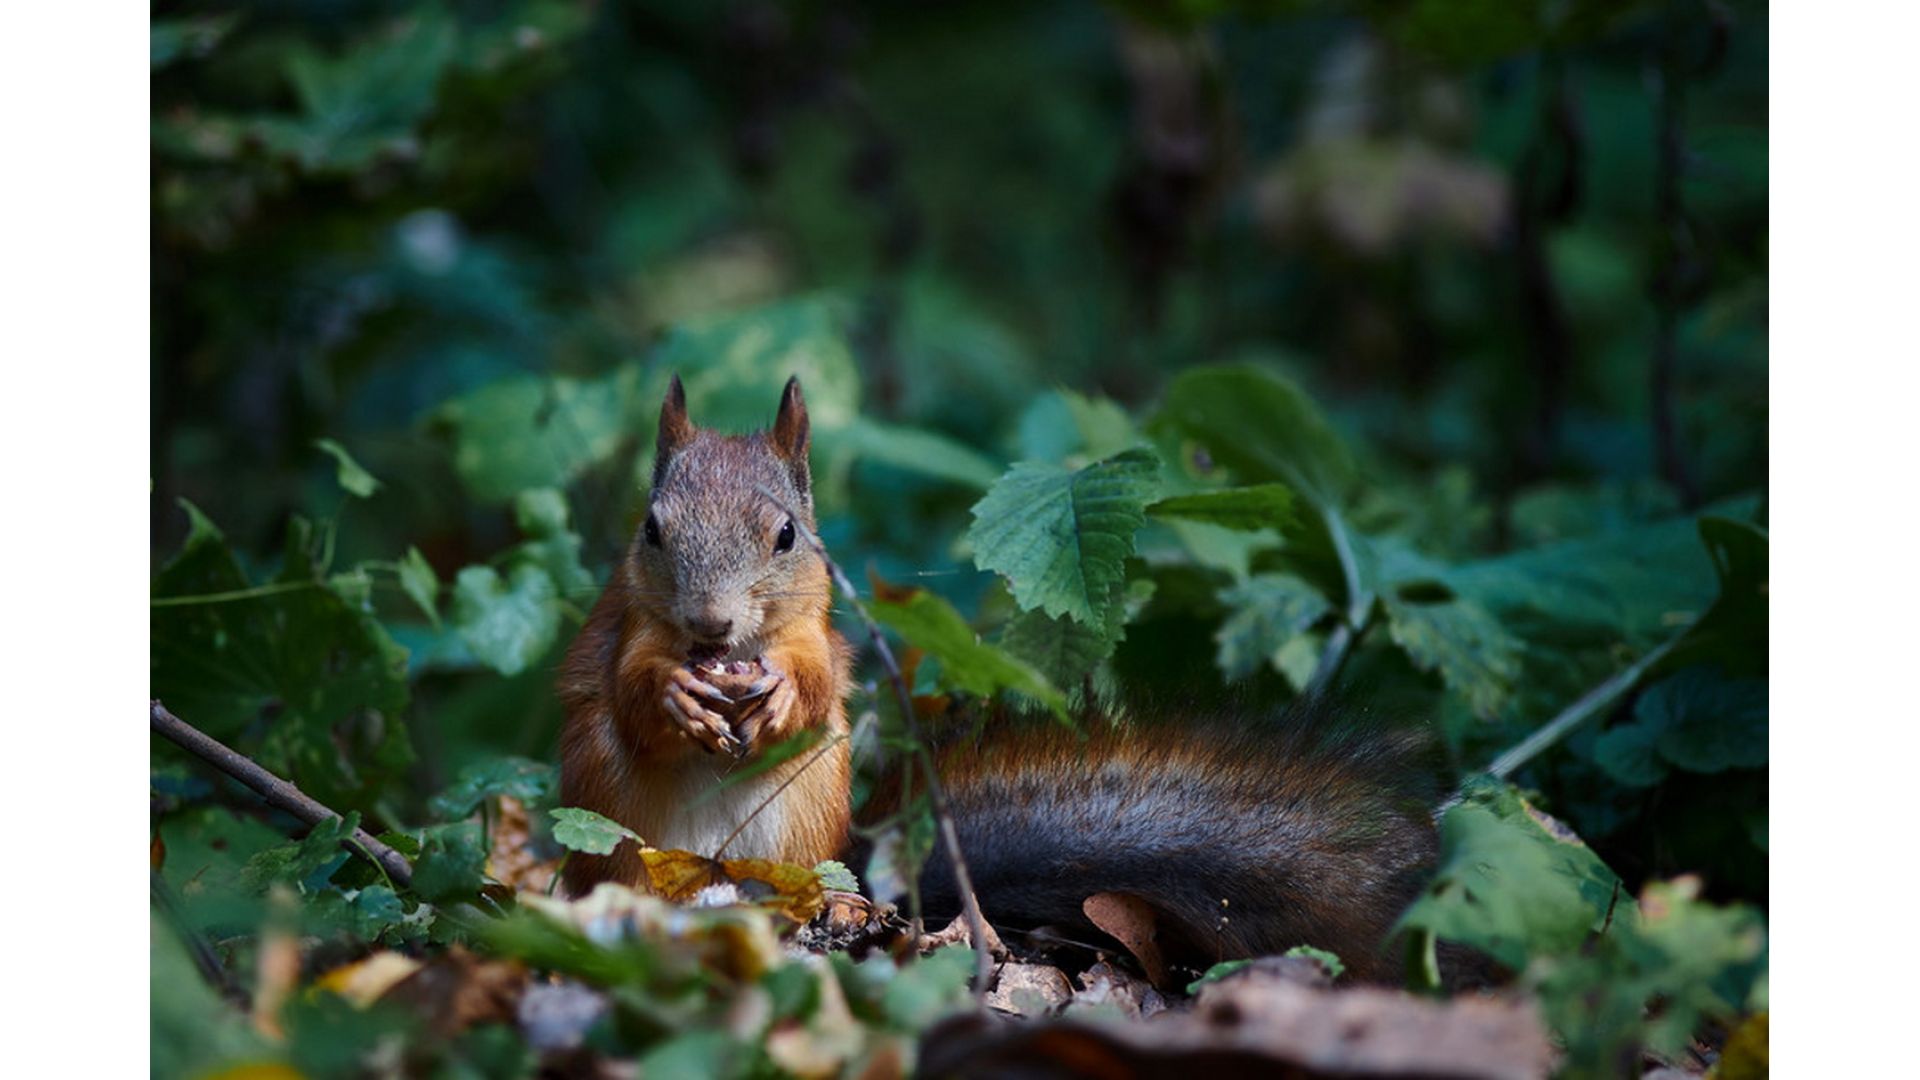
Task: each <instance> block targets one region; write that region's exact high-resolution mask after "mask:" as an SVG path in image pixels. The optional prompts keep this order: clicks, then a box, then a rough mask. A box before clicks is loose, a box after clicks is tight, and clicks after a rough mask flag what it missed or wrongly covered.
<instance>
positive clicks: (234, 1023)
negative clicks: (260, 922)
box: [147, 908, 280, 1078]
mask: <svg viewBox="0 0 1920 1080" xmlns="http://www.w3.org/2000/svg"><path fill="white" fill-rule="evenodd" d="M147 941H148V943H149V953H148V957H149V960H148V986H149V988H150V989H149V992H148V997H147V1001H148V1017H149V1029H148V1041H147V1048H148V1049H147V1057H148V1063H149V1068H150V1070H151V1071H150V1075H152V1076H154V1077H160V1078H170V1077H199V1076H214V1075H217V1074H219V1073H221V1072H224V1071H225V1070H226V1068H227V1067H228V1066H241V1065H254V1066H256V1067H259V1066H263V1065H265V1064H266V1063H269V1062H275V1061H277V1060H279V1057H280V1051H279V1050H278V1049H277V1048H275V1047H273V1046H270V1045H269V1044H268V1043H267V1042H266V1041H265V1040H263V1039H262V1038H261V1037H260V1036H259V1035H258V1034H256V1033H255V1032H254V1030H253V1027H252V1025H251V1024H249V1023H248V1022H247V1018H246V1015H245V1014H244V1013H242V1012H241V1011H239V1010H237V1009H235V1008H234V1007H233V1006H232V1004H230V1003H229V1002H226V1001H223V1000H221V998H220V995H219V994H217V993H215V992H214V989H213V987H211V986H208V985H207V982H206V979H205V978H203V977H202V976H201V974H200V971H199V969H198V968H197V967H196V966H195V965H194V962H193V956H192V954H191V953H189V952H188V950H187V946H186V944H185V943H184V942H182V941H181V940H180V936H179V934H178V933H176V932H175V931H174V929H173V927H171V926H169V925H168V924H167V921H166V920H165V919H163V918H162V917H161V914H160V912H159V910H158V909H157V908H156V909H155V910H154V911H153V912H152V914H151V916H150V919H149V925H148V935H147ZM266 1071H267V1070H266V1069H265V1068H261V1072H263V1073H264V1072H266Z"/></svg>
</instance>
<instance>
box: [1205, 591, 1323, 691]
mask: <svg viewBox="0 0 1920 1080" xmlns="http://www.w3.org/2000/svg"><path fill="white" fill-rule="evenodd" d="M1220 602H1221V603H1223V604H1225V605H1227V607H1228V608H1229V609H1230V610H1229V614H1228V615H1227V618H1226V620H1225V621H1223V622H1222V623H1221V624H1220V628H1219V629H1218V630H1216V631H1214V635H1213V640H1214V643H1215V646H1216V650H1215V654H1214V656H1215V660H1216V662H1217V663H1218V664H1219V665H1220V671H1221V673H1222V674H1224V675H1225V676H1226V677H1227V678H1228V679H1244V678H1246V677H1247V676H1248V675H1251V674H1253V673H1254V672H1255V671H1257V670H1258V669H1259V668H1260V666H1261V665H1262V664H1267V663H1272V664H1274V665H1275V667H1276V668H1278V667H1279V659H1278V658H1279V655H1280V650H1281V649H1283V648H1285V647H1286V645H1287V643H1288V642H1290V641H1292V640H1293V639H1295V638H1297V637H1298V636H1300V635H1301V634H1304V633H1306V632H1307V630H1308V628H1309V627H1311V626H1313V624H1314V623H1316V622H1319V621H1320V620H1321V619H1322V618H1323V617H1325V616H1326V615H1327V614H1328V613H1330V612H1331V611H1332V610H1333V605H1332V604H1331V603H1329V602H1328V600H1327V598H1326V597H1325V596H1323V595H1321V593H1320V591H1319V590H1318V589H1315V588H1314V587H1313V586H1311V585H1309V584H1307V583H1306V582H1305V581H1302V580H1301V579H1299V578H1297V577H1294V576H1293V575H1291V574H1256V575H1254V576H1253V577H1250V578H1248V579H1247V580H1246V581H1243V582H1240V583H1238V584H1235V585H1230V586H1228V587H1227V588H1225V589H1222V590H1221V591H1220Z"/></svg>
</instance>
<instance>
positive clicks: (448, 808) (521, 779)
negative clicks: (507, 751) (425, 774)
mask: <svg viewBox="0 0 1920 1080" xmlns="http://www.w3.org/2000/svg"><path fill="white" fill-rule="evenodd" d="M553 782H554V776H553V766H552V765H550V764H548V763H546V762H543V761H529V760H528V759H526V758H523V757H503V758H495V759H494V760H492V761H488V762H486V763H484V764H480V765H474V766H470V767H468V768H467V769H465V770H463V771H462V772H461V773H460V779H459V780H457V781H455V782H454V784H453V785H452V786H451V787H449V788H447V790H445V791H443V792H441V793H440V794H438V795H435V796H434V797H433V799H432V800H431V801H430V802H428V804H427V807H428V809H430V810H431V811H433V814H434V816H435V817H440V818H446V819H449V820H451V819H455V818H464V817H466V816H468V815H469V814H472V813H473V812H474V811H475V810H478V809H479V808H480V804H481V803H482V802H484V801H486V800H488V799H495V798H499V797H500V796H502V795H510V796H512V797H513V798H516V799H519V800H521V801H523V802H524V801H528V800H532V799H539V798H543V797H544V796H545V795H546V794H547V793H548V792H549V791H552V790H553Z"/></svg>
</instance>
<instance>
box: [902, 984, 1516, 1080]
mask: <svg viewBox="0 0 1920 1080" xmlns="http://www.w3.org/2000/svg"><path fill="white" fill-rule="evenodd" d="M1108 985H1118V984H1117V982H1110V983H1109V984H1108ZM1552 1064H1553V1050H1552V1047H1551V1044H1550V1043H1549V1042H1548V1040H1547V1036H1546V1033H1545V1031H1544V1029H1543V1028H1542V1027H1541V1024H1540V1019H1539V1015H1538V1013H1537V1010H1536V1009H1535V1008H1534V1006H1533V1004H1532V1003H1531V1002H1529V1001H1525V1000H1522V999H1517V998H1495V997H1482V998H1468V999H1460V1000H1455V1001H1451V1002H1437V1001H1428V1000H1423V999H1420V998H1416V997H1412V996H1410V995H1407V994H1404V993H1400V992H1396V991H1388V990H1380V989H1374V988H1366V987H1362V988H1354V989H1345V990H1332V989H1323V988H1315V987H1312V986H1306V985H1301V984H1300V983H1299V982H1296V981H1293V980H1292V979H1291V978H1275V977H1266V976H1255V977H1248V978H1236V979H1230V980H1223V981H1221V982H1219V983H1215V984H1212V985H1209V986H1207V987H1206V988H1205V989H1204V990H1203V991H1202V992H1201V994H1200V997H1199V1000H1198V1002H1197V1003H1196V1004H1195V1007H1194V1008H1193V1009H1192V1010H1191V1011H1188V1012H1177V1011H1171V1010H1169V1011H1166V1012H1165V1013H1163V1014H1162V1015H1160V1016H1158V1017H1157V1018H1155V1019H1154V1020H1153V1021H1152V1022H1151V1023H1146V1024H1138V1023H1125V1024H1116V1023H1094V1022H1088V1021H1086V1020H1082V1019H1079V1018H1076V1017H1075V1016H1073V1015H1072V1014H1071V1013H1070V1014H1069V1016H1068V1017H1065V1018H1062V1019H1058V1020H1049V1021H1043V1022H1039V1023H1026V1024H1007V1023H1004V1022H996V1021H995V1020H993V1019H991V1018H988V1017H983V1016H980V1015H973V1016H963V1017H957V1018H954V1019H951V1020H949V1021H947V1022H945V1023H943V1024H941V1025H939V1026H938V1027H936V1028H934V1029H933V1030H932V1031H930V1032H929V1033H928V1034H927V1036H926V1037H925V1038H924V1039H923V1040H922V1043H921V1069H922V1072H923V1074H924V1075H927V1076H969V1077H972V1076H1029V1075H1074V1076H1100V1077H1112V1078H1116V1080H1118V1078H1149V1077H1168V1078H1175V1080H1190V1078H1191V1076H1192V1073H1193V1070H1194V1068H1195V1067H1196V1066H1204V1067H1205V1068H1207V1069H1208V1070H1209V1072H1210V1074H1213V1075H1283V1076H1292V1077H1406V1076H1448V1077H1458V1078H1463V1080H1465V1078H1477V1080H1526V1078H1534V1077H1541V1076H1545V1075H1546V1074H1547V1073H1548V1071H1549V1069H1550V1068H1551V1067H1552Z"/></svg>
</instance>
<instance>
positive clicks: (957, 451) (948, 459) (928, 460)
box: [839, 416, 1001, 491]
mask: <svg viewBox="0 0 1920 1080" xmlns="http://www.w3.org/2000/svg"><path fill="white" fill-rule="evenodd" d="M839 438H840V440H841V441H842V442H843V443H844V444H845V445H846V446H847V447H848V448H849V449H850V450H851V451H852V452H853V453H855V454H857V455H859V456H861V457H864V458H868V459H870V460H873V461H877V462H880V463H882V464H884V465H889V466H892V467H893V468H896V469H903V470H905V471H907V472H915V473H920V474H922V475H924V476H931V477H934V478H936V479H940V480H949V481H952V482H953V483H956V484H961V485H964V486H966V487H971V488H979V489H981V490H983V491H984V490H986V489H987V488H989V487H992V486H993V482H994V481H995V480H997V479H999V478H1000V471H1001V467H1000V466H999V465H997V464H995V463H994V462H993V461H992V459H990V458H988V457H986V456H985V455H983V454H981V453H979V452H978V451H976V450H974V449H973V448H972V447H970V446H967V445H966V444H964V443H959V442H955V441H954V440H952V439H949V438H947V437H946V436H945V435H940V434H936V433H934V432H931V431H924V430H922V429H919V428H910V427H901V426H899V425H895V424H883V423H881V422H879V421H877V420H870V419H868V418H866V417H864V416H862V417H856V418H854V421H853V423H852V424H851V425H849V426H848V427H847V429H846V430H845V431H844V432H842V433H841V434H840V436H839Z"/></svg>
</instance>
